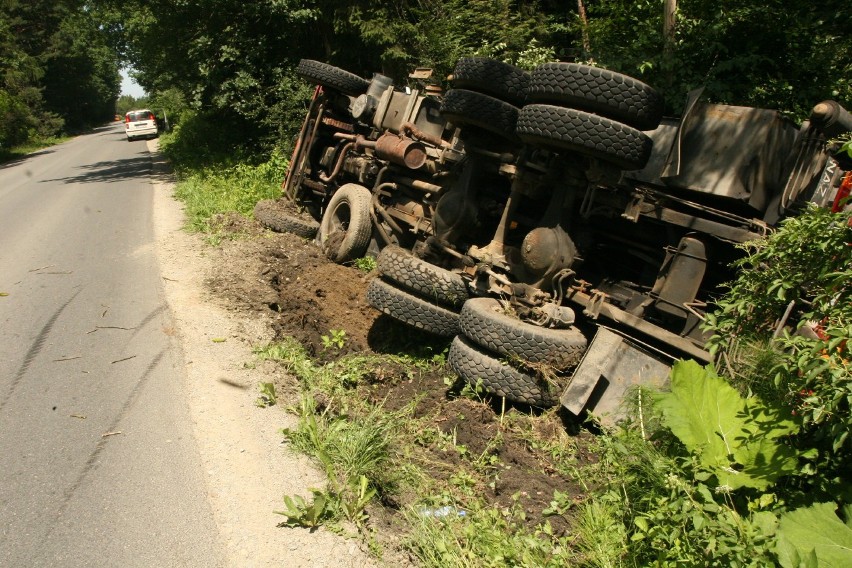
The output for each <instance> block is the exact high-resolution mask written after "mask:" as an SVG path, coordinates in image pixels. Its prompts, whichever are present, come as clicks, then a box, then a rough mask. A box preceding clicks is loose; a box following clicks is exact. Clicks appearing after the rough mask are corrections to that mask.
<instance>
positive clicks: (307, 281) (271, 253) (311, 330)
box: [207, 214, 589, 533]
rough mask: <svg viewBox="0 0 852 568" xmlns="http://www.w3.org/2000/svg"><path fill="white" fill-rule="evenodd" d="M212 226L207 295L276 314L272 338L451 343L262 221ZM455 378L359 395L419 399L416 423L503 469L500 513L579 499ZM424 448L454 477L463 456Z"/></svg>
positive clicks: (390, 381) (349, 348)
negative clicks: (401, 318) (375, 301)
mask: <svg viewBox="0 0 852 568" xmlns="http://www.w3.org/2000/svg"><path fill="white" fill-rule="evenodd" d="M213 225H214V227H216V229H217V230H218V231H219V232H220V233H221V234H224V235H229V236H230V237H232V238H229V239H226V240H224V241H223V242H222V244H221V245H220V247H219V248H218V250H217V254H218V255H221V259H222V261H221V262H217V263H216V265H215V267H214V270H213V273H212V276H211V277H210V278H209V279H208V281H207V284H208V286H209V287H210V290H211V291H213V292H215V293H216V294H217V295H218V296H219V297H221V298H223V299H225V300H226V301H227V302H228V304H229V305H230V306H232V307H233V309H237V310H240V311H242V312H245V313H255V314H259V315H263V316H267V317H271V318H272V328H273V330H274V332H275V339H282V338H284V337H294V338H296V339H298V340H299V341H300V342H301V343H302V345H304V346H305V348H306V349H307V351H308V353H310V354H311V356H312V357H313V358H315V359H317V360H318V361H320V362H330V361H333V360H335V359H339V358H341V357H345V356H347V355H349V354H352V353H360V354H365V353H389V352H392V353H398V352H399V349H400V340H399V338H401V337H404V338H406V339H407V340H408V343H409V344H410V345H411V347H412V348H417V349H420V350H421V352H422V350H423V349H424V347H425V348H427V349H429V350H431V352H434V353H441V352H442V351H444V350H446V349H447V347H448V346H449V340H444V339H440V338H436V337H434V336H432V335H431V334H428V333H425V332H421V331H418V330H415V329H413V328H410V327H408V326H405V325H404V324H402V323H400V322H397V321H396V320H394V319H392V318H390V317H388V316H385V315H382V314H381V313H380V312H378V311H377V310H375V309H373V308H372V307H371V306H369V304H367V302H366V289H367V285H368V283H369V281H370V279H371V278H373V277H375V274H366V273H364V272H363V271H360V270H358V269H356V268H354V267H350V266H343V265H338V264H334V263H333V262H331V261H329V260H328V259H327V258H326V257H325V256H324V254H323V253H322V251H321V250H320V248H319V247H318V246H317V245H316V244H315V243H314V242H312V241H309V240H306V239H302V238H300V237H297V236H294V235H291V234H287V233H275V232H272V231H268V230H266V229H264V228H263V227H262V226H261V225H260V224H259V223H257V222H256V221H253V220H250V219H246V218H243V217H241V216H239V215H237V214H231V215H226V216H221V217H219V218H218V219H216V220H215V222H214V223H213ZM331 330H344V331H345V334H346V335H345V337H346V342H345V345H344V348H343V349H341V350H338V349H329V348H324V345H323V341H322V337H323V336H327V337H328V336H330V333H331ZM403 347H404V346H403ZM451 375H452V374H451V371H449V370H448V369H442V370H441V371H440V372H437V371H436V372H431V373H424V372H421V373H418V374H417V376H416V377H413V378H411V377H408V376H407V375H406V373H405V370H403V369H393V368H390V367H388V368H383V369H376V370H375V372H374V373H373V376H372V377H370V378H369V380H368V381H367V383H369V384H366V385H364V386H363V387H362V390H363V391H364V392H363V393H362V394H363V395H364V396H367V397H369V398H370V399H372V400H374V401H375V402H377V403H379V402H381V403H382V404H383V405H384V407H385V408H386V409H387V410H390V411H393V410H397V409H400V408H402V407H403V406H405V405H407V404H409V403H410V402H411V401H412V400H414V399H415V398H419V402H418V404H417V406H416V409H415V416H416V417H424V416H428V417H431V420H432V421H433V422H434V424H435V425H436V426H437V427H438V428H440V429H441V430H442V431H443V432H444V433H446V434H449V435H451V436H453V437H454V439H455V441H456V444H457V445H462V446H464V447H465V448H466V449H467V452H468V453H469V455H472V456H480V455H482V454H483V453H484V452H490V453H491V454H493V455H495V456H496V457H497V460H496V463H498V464H499V465H497V466H495V467H494V472H493V479H494V480H496V481H495V482H494V483H493V487H488V488H487V490H486V491H485V493H484V494H483V497H485V498H486V499H487V500H488V501H490V502H493V503H497V504H499V505H501V506H504V507H508V506H510V505H512V503H513V497H515V498H517V499H518V504H519V505H520V506H521V507H523V508H524V510H525V512H526V514H527V518H528V519H529V522H530V523H537V522H540V521H541V520H543V517H542V510H543V509H545V508H547V507H548V505H549V504H550V501H551V500H552V498H553V493H554V491H555V490H558V491H561V492H565V493H569V494H572V495H578V494H579V493H580V490H579V488H578V487H577V485H576V484H575V483H573V482H572V481H570V480H569V479H567V478H566V477H564V476H563V475H560V474H558V473H557V472H556V470H555V467H554V466H553V464H552V463H551V459H550V458H549V456H548V454H547V453H546V452H544V451H540V450H536V449H534V448H532V447H531V441H530V440H527V439H522V438H521V437H520V436H519V435H518V434H516V433H512V432H510V431H507V429H504V428H501V426H500V413H501V411H502V410H503V409H502V408H501V407H500V404H501V401H486V402H482V401H476V400H471V399H469V398H465V397H460V396H458V391H459V389H460V387H461V386H462V385H461V384H459V383H456V384H454V385H452V386H448V385H447V384H446V383H445V378H446V377H447V376H451ZM276 388H277V389H278V390H279V391H282V392H288V393H292V394H295V393H296V392H297V391H298V385H297V384H296V383H295V382H294V380H292V379H289V378H286V379H282V380H281V381H279V383H278V384H276ZM507 410H508V411H510V412H511V411H514V412H515V413H516V414H517V413H534V411H533V410H532V409H530V408H528V407H527V408H523V407H518V408H514V407H512V406H511V405H510V406H509V408H508V409H507ZM529 425H530V427H532V428H535V430H536V431H535V433H534V437H535V438H536V440H537V442H538V444H539V445H540V444H542V443H547V442H555V441H556V440H557V439H563V441H564V438H565V437H566V436H568V434H567V432H566V429H572V428H573V427H574V425H572V424H571V423H566V422H563V421H562V420H561V418H560V415H559V414H558V413H555V412H554V413H550V414H547V415H545V416H540V417H539V418H538V419H537V420H535V421H532V420H531V421H529ZM498 434H501V435H502V443H498V444H495V443H494V439H495V436H498ZM525 437H526V436H525ZM571 441H572V442H573V444H574V446H575V447H576V450H577V453H576V455H575V458H576V460H577V463H578V465H580V464H582V463H584V462H586V461H588V459H589V456H588V455H587V452H586V450H585V449H583V448H584V446H585V445H586V444H585V441H586V439H585V438H583V437H582V436H580V437H577V436H575V437H573V438H572V439H571ZM425 451H426V452H432V453H434V454H435V455H431V456H430V457H429V459H427V460H424V461H426V462H432V463H434V464H436V465H434V466H432V467H431V468H430V471H429V473H430V474H431V475H432V476H434V477H436V478H439V479H447V478H449V476H450V475H452V473H453V472H454V467H453V466H454V464H455V463H456V462H457V461H458V460H459V459H460V458H459V456H458V454H457V453H456V452H446V451H439V450H437V449H430V448H426V449H425ZM549 520H550V522H551V525H553V526H554V529H555V530H556V532H557V533H558V532H559V531H564V530H567V528H568V526H567V523H566V521H565V520H564V519H562V518H560V517H551V518H550V519H549Z"/></svg>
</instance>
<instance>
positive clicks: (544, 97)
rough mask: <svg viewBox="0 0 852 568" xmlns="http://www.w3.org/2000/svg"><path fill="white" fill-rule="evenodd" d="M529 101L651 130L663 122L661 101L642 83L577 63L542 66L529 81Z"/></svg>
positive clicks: (650, 88) (658, 95)
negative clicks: (594, 114) (587, 113)
mask: <svg viewBox="0 0 852 568" xmlns="http://www.w3.org/2000/svg"><path fill="white" fill-rule="evenodd" d="M528 99H529V101H530V102H533V103H549V104H557V105H564V106H567V107H572V108H577V109H580V110H584V111H587V112H594V113H597V114H600V115H602V116H605V117H607V118H612V119H614V120H618V121H620V122H623V123H625V124H629V125H630V126H633V127H634V128H638V129H639V130H653V129H655V128H656V127H657V126H659V125H660V120H662V118H663V97H662V96H660V94H659V93H657V91H655V90H654V89H653V88H652V87H650V86H648V85H646V84H645V83H643V82H641V81H638V80H636V79H634V78H632V77H628V76H627V75H621V74H620V73H615V72H613V71H608V70H606V69H601V68H599V67H591V66H589V65H581V64H579V63H545V64H543V65H539V66H538V67H536V69H535V71H533V72H532V76H531V77H530V84H529V90H528Z"/></svg>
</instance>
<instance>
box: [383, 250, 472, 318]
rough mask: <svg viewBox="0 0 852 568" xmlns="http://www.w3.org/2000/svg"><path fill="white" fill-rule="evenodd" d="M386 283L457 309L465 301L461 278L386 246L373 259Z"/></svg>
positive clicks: (465, 296)
mask: <svg viewBox="0 0 852 568" xmlns="http://www.w3.org/2000/svg"><path fill="white" fill-rule="evenodd" d="M376 264H377V267H378V270H379V274H381V275H382V276H383V277H384V278H385V279H386V280H392V281H393V282H395V283H397V284H399V285H400V286H401V287H402V288H404V289H406V290H409V291H411V292H414V293H415V294H417V295H418V296H420V297H423V298H428V299H430V300H434V301H435V302H437V303H439V304H444V305H446V306H451V307H454V308H460V307H461V306H462V304H464V302H465V300H467V299H468V293H467V285H466V284H465V282H464V280H463V279H462V277H461V276H459V275H458V274H456V273H455V272H450V271H449V270H445V269H443V268H441V267H439V266H435V265H434V264H432V263H429V262H426V261H425V260H423V259H421V258H417V257H416V256H414V255H413V254H411V253H410V252H408V251H407V250H405V249H402V248H400V247H397V246H388V247H385V248H383V249H382V252H380V253H379V256H378V258H376Z"/></svg>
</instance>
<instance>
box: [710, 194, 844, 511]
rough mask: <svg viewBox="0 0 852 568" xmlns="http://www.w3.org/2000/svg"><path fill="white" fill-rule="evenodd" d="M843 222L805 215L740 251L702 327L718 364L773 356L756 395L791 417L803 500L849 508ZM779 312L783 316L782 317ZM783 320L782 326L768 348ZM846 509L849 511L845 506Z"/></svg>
mask: <svg viewBox="0 0 852 568" xmlns="http://www.w3.org/2000/svg"><path fill="white" fill-rule="evenodd" d="M850 242H852V214H850V212H848V211H847V212H845V213H831V212H830V211H827V210H825V209H817V208H811V209H809V210H807V211H806V212H804V213H803V214H802V215H800V216H799V217H796V218H791V219H788V220H787V221H785V222H784V224H783V226H782V227H781V228H780V229H779V230H778V231H777V232H776V233H773V234H772V235H770V236H769V237H767V238H766V239H764V240H761V241H758V242H754V243H749V244H748V245H745V246H744V249H745V251H746V253H747V254H746V256H745V257H744V258H743V259H742V260H741V261H739V262H738V263H737V267H738V268H739V269H740V273H739V274H740V275H739V277H738V279H737V280H736V281H734V282H733V283H731V284H730V286H729V289H728V291H727V293H726V294H725V296H724V297H723V298H722V299H721V300H720V301H719V302H718V306H719V309H718V310H717V312H716V313H715V314H713V315H711V316H710V317H709V318H708V322H707V325H708V328H709V329H710V330H712V331H713V333H714V335H713V337H712V339H711V342H710V349H711V350H712V351H713V352H715V353H718V354H720V355H721V356H723V357H724V356H727V354H729V353H732V352H735V351H737V350H738V349H741V348H742V345H743V344H744V343H746V344H748V343H752V342H762V343H763V344H764V345H767V346H769V348H770V349H771V350H772V351H773V352H774V357H773V358H774V364H773V365H772V369H771V373H770V374H769V375H768V376H765V377H764V384H763V385H762V389H763V390H764V391H765V392H767V393H768V395H769V396H772V397H774V398H776V399H777V400H778V401H780V402H782V403H784V404H786V405H787V406H788V407H789V408H790V409H791V412H792V413H793V414H795V415H796V416H798V417H800V419H801V420H802V424H803V428H802V431H801V433H800V434H798V435H797V436H796V439H795V441H796V445H797V446H798V447H799V448H800V449H802V450H810V451H809V452H808V453H807V456H808V463H807V464H806V465H805V467H804V468H803V469H802V471H801V477H800V482H801V483H803V484H804V485H802V490H808V489H810V490H813V489H817V490H819V491H821V493H822V494H823V496H825V497H826V498H834V497H836V496H837V495H843V496H844V498H845V499H847V500H848V499H850V497H852V494H850V490H849V488H848V487H849V484H848V480H849V476H850V473H849V471H848V467H847V465H846V464H848V463H849V461H850V459H852V440H850V439H849V430H850V428H852V414H850V401H852V371H850V368H849V360H850V352H849V348H850V347H849V345H848V343H847V340H848V338H849V337H852V294H850V292H852V263H850V260H852V254H850V252H852V249H850ZM788 309H790V311H789V312H788ZM785 313H788V315H789V317H788V320H787V321H788V322H796V323H794V324H792V325H788V326H787V327H786V328H784V329H783V330H782V331H783V332H782V333H781V334H780V335H779V337H778V338H776V339H773V335H774V334H775V330H776V328H777V327H778V326H779V323H783V318H784V317H785ZM847 502H849V501H847Z"/></svg>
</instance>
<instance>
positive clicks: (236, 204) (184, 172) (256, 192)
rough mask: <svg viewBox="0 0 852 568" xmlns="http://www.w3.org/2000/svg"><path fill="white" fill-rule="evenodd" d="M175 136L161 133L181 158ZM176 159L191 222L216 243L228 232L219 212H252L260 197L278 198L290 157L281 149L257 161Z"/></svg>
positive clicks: (167, 148) (180, 194) (169, 151)
mask: <svg viewBox="0 0 852 568" xmlns="http://www.w3.org/2000/svg"><path fill="white" fill-rule="evenodd" d="M175 136H176V134H163V135H162V136H161V137H160V147H161V149H162V150H163V153H164V154H165V155H166V156H167V157H169V158H171V159H175V158H180V152H181V151H184V150H182V149H180V150H178V149H176V148H175V146H176V141H175ZM176 161H177V164H176V171H177V174H178V182H177V186H176V188H175V196H176V197H177V198H178V199H180V200H181V201H183V202H184V204H185V206H186V214H187V226H188V228H189V229H190V230H192V231H196V232H201V233H204V234H205V235H206V237H207V239H208V241H212V242H213V243H214V244H215V243H216V242H217V241H218V240H220V239H221V238H222V236H223V234H225V232H224V231H222V230H221V228H220V227H219V226H218V225H217V223H216V221H215V218H216V216H217V215H219V214H223V213H230V212H233V211H236V212H237V213H240V214H241V215H244V216H250V215H251V213H252V211H253V209H254V206H255V204H256V203H257V202H258V201H260V200H262V199H277V198H278V197H280V196H281V181H282V180H283V179H284V175H285V172H286V170H287V159H286V158H284V157H283V155H282V154H281V153H279V152H273V153H272V155H270V156H269V158H268V159H267V160H266V161H265V162H262V163H260V164H254V165H253V164H248V163H237V164H231V163H228V162H218V163H216V162H214V163H212V164H211V163H204V164H192V165H186V161H185V160H180V159H177V160H176ZM182 163H183V164H184V165H183V166H182V165H181V164H182Z"/></svg>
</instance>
